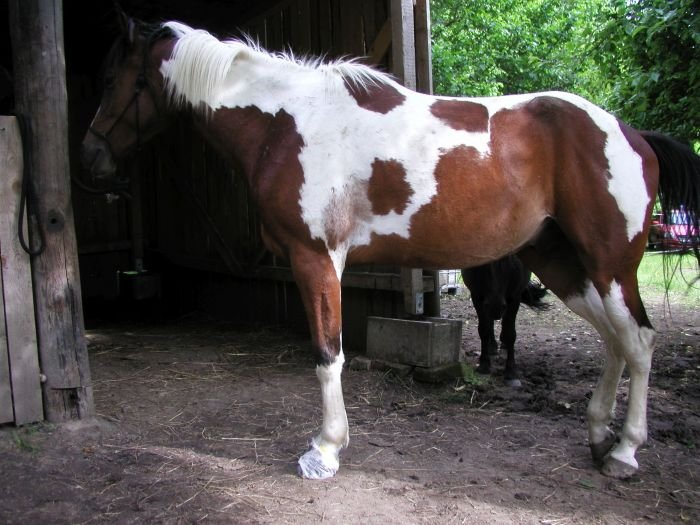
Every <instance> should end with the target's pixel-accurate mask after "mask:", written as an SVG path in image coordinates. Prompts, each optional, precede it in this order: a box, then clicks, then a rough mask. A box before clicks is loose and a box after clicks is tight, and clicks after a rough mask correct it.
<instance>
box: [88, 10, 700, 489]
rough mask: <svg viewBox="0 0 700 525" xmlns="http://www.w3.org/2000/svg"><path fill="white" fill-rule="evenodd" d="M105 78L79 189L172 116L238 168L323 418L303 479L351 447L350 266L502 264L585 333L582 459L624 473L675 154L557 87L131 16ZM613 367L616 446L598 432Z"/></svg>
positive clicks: (697, 187)
mask: <svg viewBox="0 0 700 525" xmlns="http://www.w3.org/2000/svg"><path fill="white" fill-rule="evenodd" d="M105 72H106V74H105V90H104V94H103V98H102V101H101V105H100V107H99V109H98V110H97V113H96V115H95V117H94V119H93V121H92V123H91V125H90V128H89V131H88V132H87V134H86V136H85V139H84V141H83V162H84V165H85V166H86V167H87V168H89V169H90V171H91V172H92V173H93V174H94V176H96V177H103V178H104V177H113V176H114V175H115V171H116V159H118V158H120V157H123V156H125V155H128V154H129V153H131V152H133V151H135V150H137V149H138V146H139V145H140V144H142V143H144V142H145V141H147V140H149V139H150V138H151V137H153V136H154V135H156V134H157V133H159V132H160V131H162V130H164V129H165V128H167V127H168V126H169V125H171V123H172V122H173V120H174V119H175V117H176V116H184V117H186V118H187V119H189V120H190V122H191V123H192V125H193V126H195V127H196V128H197V129H198V130H199V131H200V132H201V133H202V134H203V136H204V137H205V138H206V139H207V140H208V141H209V142H210V143H211V144H212V145H213V147H215V148H216V149H217V151H218V152H219V153H220V154H221V155H222V157H223V158H224V159H225V160H226V161H228V162H229V163H231V165H233V166H235V167H237V168H238V173H240V174H241V176H242V177H244V178H245V180H246V182H247V183H248V185H249V188H250V195H251V199H252V200H253V202H254V204H255V205H256V206H257V208H258V210H259V214H260V222H261V225H262V237H263V240H264V242H265V244H266V246H267V247H268V248H269V249H270V251H272V252H273V253H274V254H276V255H278V256H280V257H284V258H286V259H287V260H288V261H289V263H290V266H291V269H292V272H293V275H294V278H295V281H296V283H297V285H298V287H299V291H300V293H301V297H302V300H303V303H304V307H305V310H306V314H307V318H308V321H309V326H310V332H311V345H312V347H313V349H314V351H315V353H316V362H317V366H316V375H317V377H318V380H319V383H320V388H321V402H322V403H321V409H322V414H323V420H322V423H321V430H320V432H319V433H318V434H317V435H316V436H315V437H314V438H313V439H312V440H311V446H310V448H309V450H307V452H306V453H304V454H303V455H302V456H301V457H300V458H299V463H298V469H299V472H300V473H301V475H303V476H305V477H308V478H315V479H319V478H327V477H330V476H333V475H335V473H336V471H337V470H338V468H339V456H340V451H341V450H342V449H343V448H344V447H346V446H347V445H348V439H349V427H348V420H347V415H346V410H345V404H344V400H343V391H342V381H341V375H342V371H343V363H344V354H343V349H342V334H341V327H342V322H341V311H342V310H341V284H340V283H341V276H342V273H343V269H344V268H345V267H346V265H354V264H368V263H378V264H388V265H394V266H403V267H413V268H432V269H441V268H469V267H472V266H478V265H480V264H485V263H488V262H491V261H495V260H497V259H500V258H502V257H504V256H506V255H508V254H511V253H516V254H517V255H518V257H520V258H521V259H522V260H523V262H524V263H525V264H526V265H527V267H528V268H530V269H531V270H532V271H533V273H535V274H536V275H537V276H538V277H539V279H540V280H541V281H542V283H543V284H544V285H545V286H546V287H547V289H548V290H550V291H552V292H553V293H555V294H556V295H557V296H558V297H560V298H561V299H562V301H563V302H564V303H565V304H566V305H567V306H568V307H569V308H570V309H571V310H572V311H574V312H575V313H576V314H578V315H580V316H581V317H583V318H584V319H586V320H587V321H589V322H590V323H591V324H592V325H593V326H594V327H595V328H596V330H597V331H598V332H599V333H600V335H601V340H603V341H604V342H605V351H606V355H605V359H604V362H603V371H602V374H601V376H600V379H599V381H598V385H597V386H596V389H595V391H594V393H593V395H592V396H591V399H590V402H589V404H588V412H587V423H588V438H589V445H590V448H591V452H592V455H593V458H594V460H595V461H596V462H598V463H600V464H601V466H602V472H603V473H605V474H607V475H609V476H615V477H618V478H622V477H628V476H630V475H631V474H633V473H634V472H636V471H637V469H638V463H637V460H636V459H635V454H636V451H637V449H638V448H639V447H640V446H641V445H642V444H643V443H644V442H645V440H646V437H647V421H646V417H647V415H646V408H647V389H648V382H649V372H650V369H651V362H652V353H653V348H654V341H655V331H654V329H653V327H652V324H651V322H650V320H649V318H648V317H647V314H646V311H645V309H644V305H643V303H642V299H641V297H640V294H639V288H638V286H637V267H638V266H639V263H640V261H641V260H642V256H643V255H644V250H645V248H646V244H647V237H648V232H649V225H650V222H651V212H652V208H653V206H654V203H655V200H656V197H657V194H660V196H661V202H662V205H663V206H664V207H665V212H666V215H667V216H668V215H670V210H671V209H673V208H679V207H680V206H681V205H684V206H685V209H686V211H687V212H688V213H689V217H691V218H692V221H693V224H694V225H695V226H696V227H697V224H698V212H699V210H700V157H698V156H697V155H696V154H695V153H694V152H693V151H692V150H691V149H689V148H688V147H686V146H684V145H682V144H679V143H678V142H676V141H674V140H671V139H669V138H668V137H665V136H663V135H659V134H654V133H647V132H640V131H637V130H635V129H633V128H631V127H630V126H628V125H626V124H624V123H623V122H620V121H619V120H618V119H617V118H615V117H614V116H613V115H611V114H610V113H608V112H606V111H604V110H603V109H601V108H599V107H597V106H595V105H594V104H592V103H590V102H589V101H587V100H585V99H583V98H581V97H578V96H576V95H572V94H569V93H561V92H549V93H532V94H523V95H512V96H505V97H488V98H448V97H433V96H429V95H424V94H421V93H416V92H414V91H411V90H409V89H407V88H405V87H404V86H401V85H400V84H398V83H397V82H395V81H394V80H393V79H391V78H390V77H389V76H387V75H385V74H383V73H381V72H378V71H376V70H374V69H371V68H369V67H366V66H363V65H360V64H358V63H356V62H353V61H337V62H332V63H324V62H322V61H320V60H297V59H295V58H294V57H293V56H291V55H284V54H282V55H280V54H272V53H269V52H267V51H265V50H263V49H261V48H260V47H259V46H256V45H251V43H250V42H245V41H238V40H230V41H220V40H219V39H217V38H215V37H214V36H212V35H210V34H209V33H207V32H205V31H201V30H195V29H193V28H190V27H188V26H186V25H184V24H180V23H177V22H168V23H165V24H161V25H158V26H146V25H141V24H138V23H133V22H132V21H127V23H125V24H124V33H123V35H122V36H121V37H120V38H119V39H118V41H117V42H116V43H115V46H114V47H113V49H112V52H111V53H110V55H109V57H108V59H107V62H106V64H105ZM233 204H234V203H233V202H232V205H233ZM625 366H627V367H628V368H629V402H628V404H627V413H626V417H625V422H624V425H623V426H622V429H621V432H620V437H619V442H618V440H617V436H616V435H615V433H614V432H613V431H612V429H611V428H610V427H609V425H610V423H611V421H612V420H613V418H614V409H615V400H616V392H617V387H618V383H619V381H620V377H621V375H622V371H623V369H624V368H625Z"/></svg>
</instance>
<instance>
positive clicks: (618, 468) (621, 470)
mask: <svg viewBox="0 0 700 525" xmlns="http://www.w3.org/2000/svg"><path fill="white" fill-rule="evenodd" d="M600 472H601V473H602V474H603V475H604V476H608V477H611V478H615V479H627V478H631V477H632V476H634V474H636V472H637V467H635V466H634V465H630V464H629V463H625V462H623V461H620V460H619V459H615V458H614V457H612V456H611V457H609V458H608V459H607V460H606V461H605V464H604V465H603V468H602V469H600Z"/></svg>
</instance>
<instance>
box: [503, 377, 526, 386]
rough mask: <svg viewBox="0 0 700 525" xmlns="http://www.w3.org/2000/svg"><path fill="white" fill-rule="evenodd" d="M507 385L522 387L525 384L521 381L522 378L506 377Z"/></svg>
mask: <svg viewBox="0 0 700 525" xmlns="http://www.w3.org/2000/svg"><path fill="white" fill-rule="evenodd" d="M506 386H509V387H511V388H520V387H522V386H523V384H522V383H521V382H520V379H518V378H517V377H514V378H511V379H508V378H506Z"/></svg>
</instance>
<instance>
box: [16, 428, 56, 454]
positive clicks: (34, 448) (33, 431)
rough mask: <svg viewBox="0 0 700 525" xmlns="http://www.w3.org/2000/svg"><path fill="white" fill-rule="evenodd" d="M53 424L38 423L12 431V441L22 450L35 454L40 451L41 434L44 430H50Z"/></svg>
mask: <svg viewBox="0 0 700 525" xmlns="http://www.w3.org/2000/svg"><path fill="white" fill-rule="evenodd" d="M50 429H51V425H48V424H45V423H36V424H33V425H27V426H24V427H22V428H19V429H17V430H15V431H13V432H12V441H13V443H14V444H15V446H16V447H17V448H18V449H19V450H21V451H22V452H29V453H31V454H35V453H36V452H38V451H39V445H38V444H37V441H39V438H40V434H41V433H42V431H44V430H50Z"/></svg>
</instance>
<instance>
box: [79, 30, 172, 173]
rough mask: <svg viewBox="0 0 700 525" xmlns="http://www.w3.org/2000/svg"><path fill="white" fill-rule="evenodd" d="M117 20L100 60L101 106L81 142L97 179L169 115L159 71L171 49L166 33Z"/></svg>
mask: <svg viewBox="0 0 700 525" xmlns="http://www.w3.org/2000/svg"><path fill="white" fill-rule="evenodd" d="M122 22H123V23H122V34H121V36H120V37H119V38H118V39H117V40H116V41H115V43H114V44H113V46H112V49H111V51H110V53H109V55H108V57H107V60H106V62H105V66H104V73H103V75H104V77H103V82H104V86H103V94H102V100H101V102H100V107H99V108H98V110H97V113H96V114H95V117H94V118H93V120H92V123H91V124H90V127H89V129H88V131H87V133H86V135H85V138H84V139H83V151H82V160H83V165H84V166H85V167H86V168H87V169H88V170H90V172H91V173H92V175H93V176H94V177H96V178H109V177H112V176H113V175H114V173H115V171H116V162H115V160H116V159H118V158H120V157H123V156H124V155H126V154H128V153H130V152H132V151H134V150H137V149H138V148H139V147H140V145H141V144H142V143H143V142H145V141H147V140H148V139H149V138H151V137H153V136H154V135H155V134H156V133H158V132H159V131H160V130H162V129H163V128H164V127H165V125H166V123H167V121H168V116H169V113H170V111H169V109H168V100H167V96H166V94H165V92H164V89H163V77H162V75H161V74H160V72H159V66H160V64H161V62H162V60H163V59H165V58H167V56H168V55H169V52H170V50H171V47H172V46H171V45H169V44H168V42H169V40H168V39H167V38H165V37H167V36H169V34H168V32H167V31H166V30H163V29H160V28H152V27H148V26H146V25H144V24H141V23H138V22H135V21H133V20H131V19H126V17H124V18H123V20H122Z"/></svg>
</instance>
